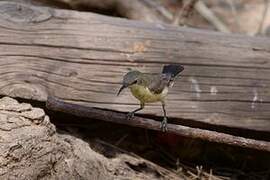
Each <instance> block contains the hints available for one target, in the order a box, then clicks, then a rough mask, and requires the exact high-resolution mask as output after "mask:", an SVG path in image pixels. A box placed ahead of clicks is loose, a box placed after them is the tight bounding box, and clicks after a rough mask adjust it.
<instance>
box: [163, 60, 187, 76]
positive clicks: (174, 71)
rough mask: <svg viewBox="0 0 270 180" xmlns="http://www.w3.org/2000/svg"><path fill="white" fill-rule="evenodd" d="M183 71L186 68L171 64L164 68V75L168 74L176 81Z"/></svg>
mask: <svg viewBox="0 0 270 180" xmlns="http://www.w3.org/2000/svg"><path fill="white" fill-rule="evenodd" d="M183 70H184V67H183V66H181V65H179V64H169V65H165V66H164V67H163V70H162V74H168V75H170V77H171V78H172V79H174V78H175V77H176V76H177V75H178V74H179V73H180V72H182V71H183Z"/></svg>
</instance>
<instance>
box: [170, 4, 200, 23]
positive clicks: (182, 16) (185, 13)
mask: <svg viewBox="0 0 270 180" xmlns="http://www.w3.org/2000/svg"><path fill="white" fill-rule="evenodd" d="M197 2H198V0H188V1H186V2H185V3H184V5H183V7H182V8H181V9H180V11H178V13H177V14H176V16H175V18H174V20H173V23H172V24H174V25H181V26H183V25H185V24H186V21H187V19H188V17H190V15H191V13H192V11H193V8H194V5H195V4H196V3H197Z"/></svg>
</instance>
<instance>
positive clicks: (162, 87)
mask: <svg viewBox="0 0 270 180" xmlns="http://www.w3.org/2000/svg"><path fill="white" fill-rule="evenodd" d="M183 70H184V67H183V66H181V65H172V64H171V65H167V66H164V67H163V71H162V73H161V74H147V73H141V72H139V71H130V72H128V73H127V74H126V75H125V76H124V78H123V81H122V87H121V88H120V89H119V91H118V94H117V95H119V94H120V92H121V91H122V90H123V89H124V88H127V87H128V88H129V89H130V91H131V93H132V94H133V96H134V97H136V98H137V99H138V100H139V101H140V105H141V107H140V108H138V109H136V110H134V111H132V112H130V113H129V114H128V119H130V118H132V117H133V116H134V113H135V112H137V111H140V110H142V109H143V108H144V105H145V104H146V103H152V102H158V101H160V102H161V104H162V109H163V113H164V119H163V121H162V123H161V128H162V130H163V131H166V130H167V126H166V125H167V116H166V110H165V97H166V96H167V93H168V87H171V86H172V85H173V82H174V79H175V78H176V77H177V76H178V75H179V73H180V72H181V71H183Z"/></svg>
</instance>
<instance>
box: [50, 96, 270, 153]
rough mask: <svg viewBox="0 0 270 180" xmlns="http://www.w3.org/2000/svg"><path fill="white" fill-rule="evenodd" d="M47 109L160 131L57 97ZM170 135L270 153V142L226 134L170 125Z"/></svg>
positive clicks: (141, 120) (152, 124) (149, 122)
mask: <svg viewBox="0 0 270 180" xmlns="http://www.w3.org/2000/svg"><path fill="white" fill-rule="evenodd" d="M46 106H47V108H48V109H50V110H54V111H61V112H66V113H70V114H73V115H76V116H80V117H87V118H90V119H96V120H102V121H108V122H113V123H118V124H125V125H129V126H134V127H140V128H145V129H152V130H157V131H160V130H161V129H160V122H158V121H155V120H152V119H148V118H142V117H137V116H135V117H134V118H133V119H132V120H130V121H129V120H127V118H126V114H124V113H121V112H116V111H110V110H103V109H99V108H92V107H86V106H82V105H78V104H73V103H67V102H64V101H62V100H59V99H57V98H55V97H50V96H49V97H48V99H47V104H46ZM168 133H173V134H177V135H180V136H184V137H189V138H197V139H202V140H207V141H210V142H216V143H223V144H228V145H233V146H238V147H242V148H251V149H256V150H261V151H267V152H270V142H267V141H260V140H253V139H248V138H243V137H239V136H233V135H229V134H225V133H219V132H215V131H209V130H204V129H199V128H191V127H187V126H182V125H176V124H168Z"/></svg>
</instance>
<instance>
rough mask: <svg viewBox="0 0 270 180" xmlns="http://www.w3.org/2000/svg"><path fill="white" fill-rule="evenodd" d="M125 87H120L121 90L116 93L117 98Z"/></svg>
mask: <svg viewBox="0 0 270 180" xmlns="http://www.w3.org/2000/svg"><path fill="white" fill-rule="evenodd" d="M126 87H127V86H125V85H122V86H121V88H120V89H119V91H118V93H117V96H119V94H120V93H121V91H122V90H123V89H125V88H126Z"/></svg>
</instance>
